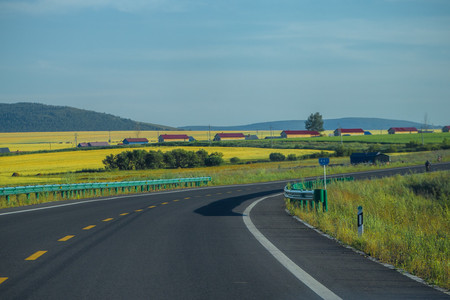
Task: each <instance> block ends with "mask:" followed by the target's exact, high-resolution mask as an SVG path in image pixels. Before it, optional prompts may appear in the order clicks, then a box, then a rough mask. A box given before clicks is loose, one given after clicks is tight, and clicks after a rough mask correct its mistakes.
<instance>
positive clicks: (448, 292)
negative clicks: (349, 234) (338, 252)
mask: <svg viewBox="0 0 450 300" xmlns="http://www.w3.org/2000/svg"><path fill="white" fill-rule="evenodd" d="M285 212H286V214H288V215H289V216H292V217H293V218H294V219H295V220H296V221H297V222H300V223H302V224H303V225H305V226H306V227H308V228H310V229H312V230H314V231H315V232H317V233H318V234H320V235H322V236H324V237H326V238H328V239H330V240H332V241H334V242H336V243H338V244H339V245H341V246H342V247H344V248H347V249H350V250H352V251H353V252H355V253H357V254H359V255H361V256H364V257H365V258H367V259H368V260H370V261H373V262H375V263H377V264H380V265H382V266H384V267H386V268H388V269H391V270H395V271H397V272H399V273H400V274H402V275H404V276H406V277H408V278H410V279H412V280H414V281H417V282H419V283H422V284H424V285H426V286H428V287H431V288H434V289H435V290H438V291H440V292H442V293H445V294H447V295H450V291H449V290H446V289H444V288H441V287H439V286H437V285H431V284H429V283H427V282H426V281H425V280H423V279H422V278H420V277H418V276H415V275H412V274H411V273H409V272H408V271H406V270H403V269H401V268H397V267H396V266H394V265H391V264H388V263H384V262H382V261H380V260H378V259H376V258H375V257H372V256H370V255H369V254H367V253H365V252H363V251H361V250H358V249H356V248H353V247H352V246H349V245H347V244H344V243H343V242H341V241H340V240H338V239H337V238H335V237H333V236H331V235H328V234H326V233H324V232H322V231H320V230H319V229H318V228H316V227H314V226H312V225H310V224H309V223H308V222H306V221H304V220H302V219H300V218H299V217H297V216H294V215H292V214H291V212H290V211H289V210H288V209H285Z"/></svg>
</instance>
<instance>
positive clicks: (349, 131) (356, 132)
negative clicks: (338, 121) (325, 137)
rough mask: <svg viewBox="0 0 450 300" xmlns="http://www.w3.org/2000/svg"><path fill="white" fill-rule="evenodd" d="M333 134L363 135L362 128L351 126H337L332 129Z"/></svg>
mask: <svg viewBox="0 0 450 300" xmlns="http://www.w3.org/2000/svg"><path fill="white" fill-rule="evenodd" d="M334 135H335V136H340V135H364V130H362V129H361V128H351V129H345V128H337V129H336V130H335V131H334Z"/></svg>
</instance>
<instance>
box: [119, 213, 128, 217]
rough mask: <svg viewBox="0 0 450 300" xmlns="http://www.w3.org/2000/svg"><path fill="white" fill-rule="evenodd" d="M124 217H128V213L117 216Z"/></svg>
mask: <svg viewBox="0 0 450 300" xmlns="http://www.w3.org/2000/svg"><path fill="white" fill-rule="evenodd" d="M126 215H128V213H123V214H120V215H119V216H126Z"/></svg>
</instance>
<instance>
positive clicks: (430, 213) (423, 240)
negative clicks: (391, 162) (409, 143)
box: [286, 171, 450, 289]
mask: <svg viewBox="0 0 450 300" xmlns="http://www.w3.org/2000/svg"><path fill="white" fill-rule="evenodd" d="M449 182H450V172H449V171H444V172H435V173H427V174H415V175H408V176H395V177H390V178H383V179H377V180H365V181H357V182H337V183H333V184H331V185H329V186H328V207H329V211H328V212H326V213H324V212H320V211H319V212H309V211H304V210H301V209H299V208H298V207H297V205H295V204H293V203H291V202H290V201H289V200H286V203H287V204H286V205H287V207H288V209H289V210H290V211H291V212H292V213H293V214H295V215H297V216H299V217H300V218H301V219H303V220H305V221H306V222H308V223H310V224H312V225H313V226H316V227H318V228H319V229H320V230H322V231H323V232H325V233H327V234H329V235H331V236H334V237H335V238H337V239H338V240H340V241H342V242H343V243H345V244H348V245H351V246H353V247H355V248H356V249H359V250H361V251H364V252H365V253H367V254H369V255H370V256H372V257H375V258H377V259H379V260H380V261H382V262H385V263H389V264H392V265H394V266H396V267H398V268H401V269H404V270H406V271H408V272H410V273H412V274H414V275H416V276H419V277H421V278H423V279H424V280H425V281H427V282H428V283H430V284H433V285H438V286H440V287H443V288H446V289H449V288H450V283H449V250H450V239H449V233H450V222H449V220H450V210H449V208H450V183H449ZM360 205H361V206H362V207H363V209H364V234H363V235H362V236H361V237H359V236H358V234H357V224H356V215H357V207H358V206H360Z"/></svg>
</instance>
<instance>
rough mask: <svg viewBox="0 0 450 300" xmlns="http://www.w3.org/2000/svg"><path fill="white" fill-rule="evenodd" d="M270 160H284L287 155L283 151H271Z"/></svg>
mask: <svg viewBox="0 0 450 300" xmlns="http://www.w3.org/2000/svg"><path fill="white" fill-rule="evenodd" d="M269 159H270V161H284V160H285V159H286V156H284V154H282V153H278V152H274V153H270V155H269Z"/></svg>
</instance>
